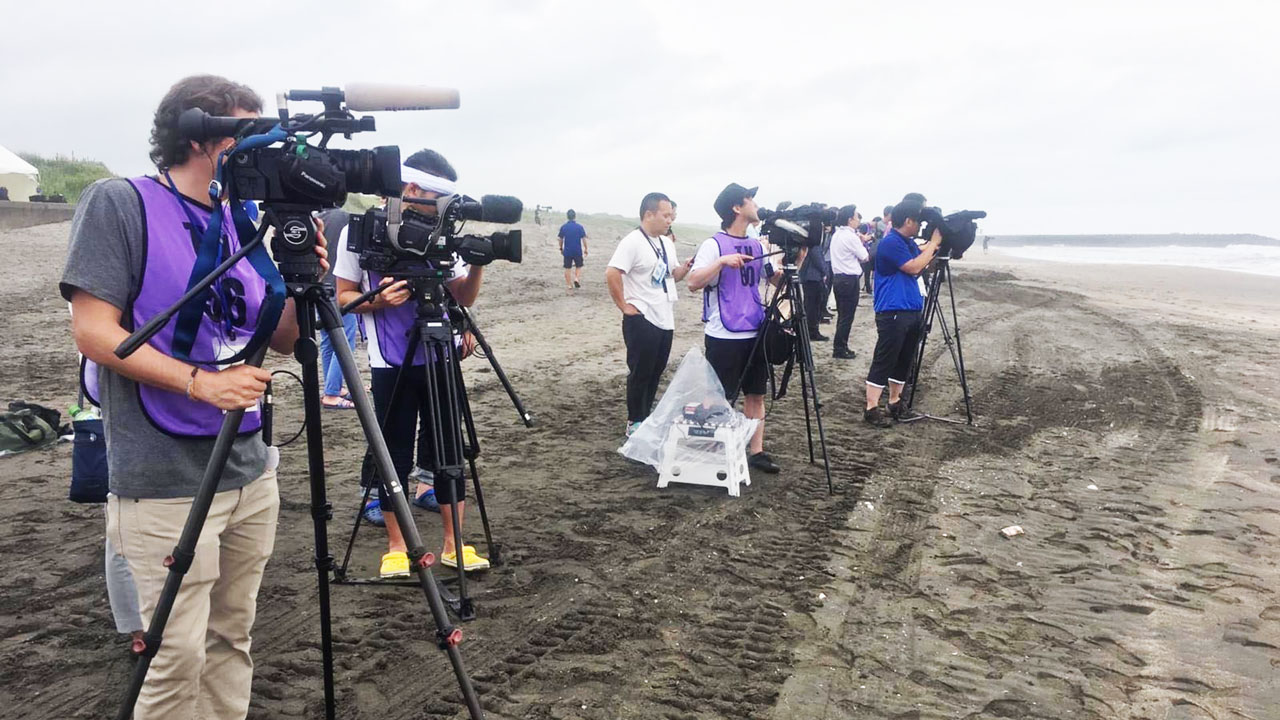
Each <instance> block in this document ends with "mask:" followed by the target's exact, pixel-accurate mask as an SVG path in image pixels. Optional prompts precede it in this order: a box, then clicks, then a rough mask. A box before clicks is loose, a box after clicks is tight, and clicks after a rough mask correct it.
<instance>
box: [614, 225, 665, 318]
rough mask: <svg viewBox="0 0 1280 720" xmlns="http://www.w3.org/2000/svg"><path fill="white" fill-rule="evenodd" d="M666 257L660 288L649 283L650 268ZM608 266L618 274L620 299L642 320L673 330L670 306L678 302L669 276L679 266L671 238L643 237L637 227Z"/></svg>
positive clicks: (652, 269) (616, 251) (623, 240)
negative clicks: (665, 270)
mask: <svg viewBox="0 0 1280 720" xmlns="http://www.w3.org/2000/svg"><path fill="white" fill-rule="evenodd" d="M664 250H665V253H664ZM664 254H665V255H666V263H667V273H666V275H667V277H666V280H663V281H662V284H661V285H654V284H653V275H654V269H655V268H657V267H659V265H660V263H662V262H663V255H664ZM609 267H611V268H617V269H618V270H620V271H622V299H623V300H625V301H626V302H629V303H631V304H632V305H635V306H636V309H637V310H639V311H640V314H641V315H644V319H645V320H648V321H649V322H651V323H653V324H654V325H656V326H657V327H659V328H662V329H663V330H675V329H676V313H675V307H674V303H675V302H676V300H678V299H679V293H678V291H677V290H676V279H675V277H673V276H672V273H673V272H674V271H675V269H676V268H677V267H680V261H679V260H678V259H676V246H675V243H673V242H671V238H669V237H666V236H665V235H660V236H658V237H656V238H646V237H645V234H644V232H642V231H641V230H640V228H636V229H635V230H632V231H631V232H630V233H627V236H626V237H624V238H622V240H620V241H619V242H618V247H617V249H615V250H614V251H613V257H611V258H609Z"/></svg>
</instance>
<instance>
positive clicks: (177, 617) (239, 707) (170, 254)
mask: <svg viewBox="0 0 1280 720" xmlns="http://www.w3.org/2000/svg"><path fill="white" fill-rule="evenodd" d="M195 107H198V108H200V109H202V110H204V111H206V112H208V113H210V114H213V115H222V116H226V115H234V116H237V117H256V116H257V115H258V113H259V111H260V110H261V108H262V100H261V99H260V98H259V97H258V95H257V94H256V93H255V92H254V91H253V90H251V89H249V88H248V87H246V86H244V85H240V84H238V83H234V82H231V81H230V80H226V79H224V78H220V77H215V76H211V75H200V76H193V77H188V78H185V79H183V80H180V81H179V82H178V83H177V84H175V85H174V86H173V87H172V88H170V89H169V92H168V93H167V94H166V95H165V97H164V99H162V100H161V101H160V106H159V107H158V108H157V110H156V113H155V119H154V124H153V127H152V130H151V159H152V161H153V162H154V163H155V164H156V167H157V169H158V170H159V173H158V175H157V176H147V177H137V178H131V179H127V180H126V179H110V180H101V181H98V182H96V183H94V184H93V185H91V186H90V187H89V188H88V189H87V190H86V191H85V192H84V194H83V195H82V196H81V198H80V202H79V203H78V205H77V207H76V214H75V219H74V220H73V222H72V227H71V242H70V248H69V250H68V255H67V265H66V269H65V270H64V272H63V276H62V282H61V284H60V286H59V288H60V291H61V293H62V295H63V297H65V298H67V299H68V300H69V301H70V302H71V305H72V310H73V312H72V329H73V333H74V336H75V341H76V345H77V347H78V348H79V349H80V352H81V353H83V354H84V355H85V356H86V357H87V358H88V359H90V360H92V361H93V362H95V363H97V365H98V366H99V368H100V370H99V378H98V379H99V391H100V393H101V395H100V399H101V401H102V410H103V414H104V421H105V426H106V435H107V438H108V442H107V461H108V468H109V474H110V487H111V494H110V495H109V496H108V499H107V533H108V535H109V536H110V537H111V539H112V544H113V545H114V547H115V548H116V549H117V551H118V552H120V553H121V554H122V555H124V557H125V558H126V560H127V561H128V563H129V569H130V571H131V573H132V574H133V577H134V579H135V581H136V584H137V593H138V599H139V601H140V605H141V612H142V614H143V615H144V616H148V617H149V616H150V615H152V614H153V612H154V611H155V609H156V605H157V603H158V601H159V597H160V592H161V588H162V586H163V585H164V584H165V580H166V577H167V575H168V570H167V569H166V567H167V564H166V557H167V556H169V555H170V553H171V552H172V551H173V548H174V546H175V544H176V543H177V541H178V538H179V536H180V534H181V533H182V530H183V527H184V525H185V523H186V520H187V515H188V514H189V513H190V511H191V508H192V504H193V500H194V497H195V495H196V492H197V490H198V488H199V486H200V483H201V480H202V478H203V475H204V472H205V466H206V464H207V463H208V462H209V457H210V455H211V454H212V451H213V445H214V440H213V438H214V437H215V436H216V435H217V433H218V430H219V428H220V426H221V425H222V420H223V414H224V412H226V411H231V410H241V409H243V410H246V413H245V415H244V419H243V421H242V422H241V424H240V433H239V435H238V436H237V437H236V439H235V440H234V441H233V442H232V447H231V450H230V455H229V457H228V460H227V464H226V468H225V470H224V472H223V475H222V477H221V478H220V480H219V484H218V492H217V493H216V494H215V495H214V496H213V500H212V504H211V505H210V507H209V511H208V516H207V519H206V521H205V524H204V529H203V532H202V533H201V535H200V540H199V542H198V544H197V545H196V549H195V553H194V557H193V559H192V562H191V565H190V568H189V569H188V571H187V572H186V574H185V575H184V576H183V581H182V585H181V588H180V589H179V592H178V594H177V597H176V598H175V601H174V605H173V608H172V612H171V614H170V615H169V619H168V625H167V627H166V628H165V634H164V642H163V643H162V644H161V645H160V647H159V650H158V652H157V654H156V655H155V657H154V658H153V659H152V661H151V666H150V669H149V672H148V673H147V676H146V682H145V683H144V685H143V686H142V690H141V693H140V694H139V696H138V700H137V704H136V706H135V707H134V711H133V717H134V719H135V720H151V719H153V718H166V719H167V718H191V717H211V718H213V717H216V718H243V717H245V715H246V714H247V713H248V709H249V689H250V684H251V682H252V677H253V661H252V660H251V659H250V657H249V648H250V640H251V639H250V630H251V629H252V627H253V619H254V614H255V612H256V600H257V594H258V588H259V585H260V584H261V582H262V573H263V569H264V568H265V567H266V563H267V559H268V558H270V556H271V551H272V547H273V545H274V542H275V529H276V518H277V513H278V511H279V506H280V498H279V495H278V493H277V488H276V462H277V459H278V455H276V454H275V452H274V449H269V448H268V447H267V446H266V444H265V443H263V440H262V434H261V432H260V429H261V426H262V421H261V413H260V412H259V400H260V398H261V397H262V394H263V391H264V390H265V389H266V384H267V382H268V381H269V380H270V379H271V374H270V373H269V372H268V371H266V370H264V369H262V368H259V367H252V366H249V365H243V364H237V365H224V364H222V363H220V362H219V361H220V360H222V359H226V358H230V357H232V356H233V355H234V354H235V353H236V352H237V351H239V350H240V349H242V348H244V347H245V345H246V343H247V341H248V339H249V338H250V337H251V336H252V335H253V333H254V330H255V328H256V326H257V323H258V322H259V319H260V318H259V312H260V309H261V307H262V305H263V302H264V299H265V297H266V281H265V280H264V279H263V278H262V277H260V276H259V275H258V274H257V272H256V271H255V270H254V269H253V267H252V265H251V263H250V262H249V261H248V260H241V261H240V262H239V263H237V264H236V265H234V266H233V267H232V268H231V269H230V270H229V271H228V272H227V273H226V274H224V275H223V276H222V277H221V279H220V280H218V281H217V282H215V284H214V285H213V286H212V288H211V292H210V294H211V299H210V301H209V303H208V305H207V307H206V309H205V312H204V314H203V315H202V316H201V317H200V318H199V326H198V328H197V330H196V333H195V340H194V344H193V346H192V348H191V351H190V356H191V357H192V358H195V360H194V361H191V362H188V361H184V360H179V359H178V358H177V357H176V355H177V354H179V353H178V351H177V350H175V345H176V344H177V342H176V341H175V338H174V330H173V326H172V325H171V326H169V327H168V328H167V329H164V330H161V331H160V332H159V333H158V334H156V335H155V336H154V337H153V338H152V339H151V340H149V341H148V343H147V344H145V345H143V346H142V347H141V348H140V349H139V350H138V351H137V352H135V353H134V354H132V355H130V356H129V357H128V358H126V359H123V360H121V359H120V358H118V357H116V355H115V352H114V350H115V348H116V346H117V345H119V344H120V343H121V341H123V340H124V339H125V338H126V337H128V335H129V333H130V331H131V330H132V329H133V328H136V327H140V326H141V325H143V324H144V323H146V322H147V321H148V320H149V319H151V318H152V317H154V316H155V315H156V314H158V313H159V312H161V311H162V310H164V309H166V308H167V307H168V306H170V305H171V304H173V303H174V302H176V301H177V300H178V298H179V297H181V296H182V295H183V294H184V293H185V291H186V288H187V280H188V278H189V276H190V274H191V271H192V269H193V267H194V266H195V264H196V248H197V247H198V246H199V245H200V244H201V241H202V237H203V234H204V230H205V229H206V228H207V226H208V225H209V223H210V222H211V221H212V219H213V217H214V215H213V213H220V214H221V227H222V236H221V239H220V242H221V245H222V247H223V248H224V249H225V250H226V251H227V252H234V251H235V250H236V249H238V248H239V246H240V241H241V238H238V237H237V235H236V232H235V226H234V224H233V222H232V217H231V213H230V210H229V209H228V208H227V206H226V204H225V203H224V204H221V205H218V206H213V205H211V204H210V200H209V187H210V182H211V181H212V180H213V179H214V176H215V171H216V169H217V167H218V162H219V156H220V153H221V152H222V151H224V150H226V149H227V148H228V147H230V146H231V144H232V142H233V141H232V139H231V138H225V137H224V138H214V139H210V140H207V141H205V142H195V141H191V140H187V139H185V138H183V137H182V136H181V135H180V133H179V130H178V116H179V115H180V114H181V113H182V112H183V111H185V110H188V109H190V108H195ZM244 240H247V238H244ZM316 254H317V255H318V256H319V257H320V262H319V264H318V265H319V267H320V268H321V269H326V268H327V267H328V263H327V261H326V260H325V258H326V257H327V253H326V250H325V241H324V237H323V235H321V236H320V237H319V238H318V242H317V245H316ZM297 337H298V328H297V318H296V315H295V312H294V310H293V304H292V300H290V301H289V302H288V303H286V305H285V308H284V312H283V314H282V315H281V318H280V322H279V324H278V325H277V327H276V328H275V331H274V332H273V333H272V335H271V336H270V340H269V343H270V346H271V348H272V349H274V350H276V351H277V352H281V353H287V352H290V351H291V350H292V349H293V344H294V342H295V341H296V339H297Z"/></svg>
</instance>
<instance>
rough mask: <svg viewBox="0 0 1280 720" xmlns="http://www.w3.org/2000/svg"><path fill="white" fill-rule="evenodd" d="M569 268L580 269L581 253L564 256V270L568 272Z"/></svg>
mask: <svg viewBox="0 0 1280 720" xmlns="http://www.w3.org/2000/svg"><path fill="white" fill-rule="evenodd" d="M571 267H582V253H578V254H577V255H565V256H564V269H565V270H568V269H569V268H571Z"/></svg>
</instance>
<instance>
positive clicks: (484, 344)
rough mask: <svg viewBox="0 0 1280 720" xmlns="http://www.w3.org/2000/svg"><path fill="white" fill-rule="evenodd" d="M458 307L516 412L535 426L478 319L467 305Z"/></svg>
mask: <svg viewBox="0 0 1280 720" xmlns="http://www.w3.org/2000/svg"><path fill="white" fill-rule="evenodd" d="M458 309H459V310H461V311H462V319H463V321H464V322H465V323H466V329H467V330H470V331H471V334H472V335H474V336H475V338H476V344H477V345H479V346H480V349H481V350H484V356H485V357H486V358H488V360H489V365H490V367H492V368H493V374H494V375H497V376H498V382H500V383H502V388H503V389H504V390H506V391H507V397H509V398H511V404H512V405H515V408H516V412H517V413H519V415H520V421H521V422H523V423H524V426H525V427H533V416H532V415H530V414H529V411H528V410H525V409H524V403H522V402H520V394H519V393H517V392H516V389H515V388H514V387H512V385H511V381H510V380H508V379H507V374H506V373H505V372H503V371H502V366H501V365H499V364H498V357H497V356H496V355H494V354H493V348H491V347H489V343H488V341H486V340H485V339H484V333H481V332H480V328H479V327H477V326H476V321H475V320H474V319H473V318H472V317H471V313H469V312H467V309H466V308H465V307H462V306H461V305H459V306H458Z"/></svg>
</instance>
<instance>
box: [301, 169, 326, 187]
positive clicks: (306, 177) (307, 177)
mask: <svg viewBox="0 0 1280 720" xmlns="http://www.w3.org/2000/svg"><path fill="white" fill-rule="evenodd" d="M298 174H299V175H301V176H302V178H303V179H304V180H307V181H308V182H310V183H311V184H312V185H315V186H316V187H318V188H323V187H325V184H324V182H323V181H321V180H317V179H316V178H313V177H311V176H310V175H308V174H307V171H305V170H303V171H302V172H300V173H298Z"/></svg>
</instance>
